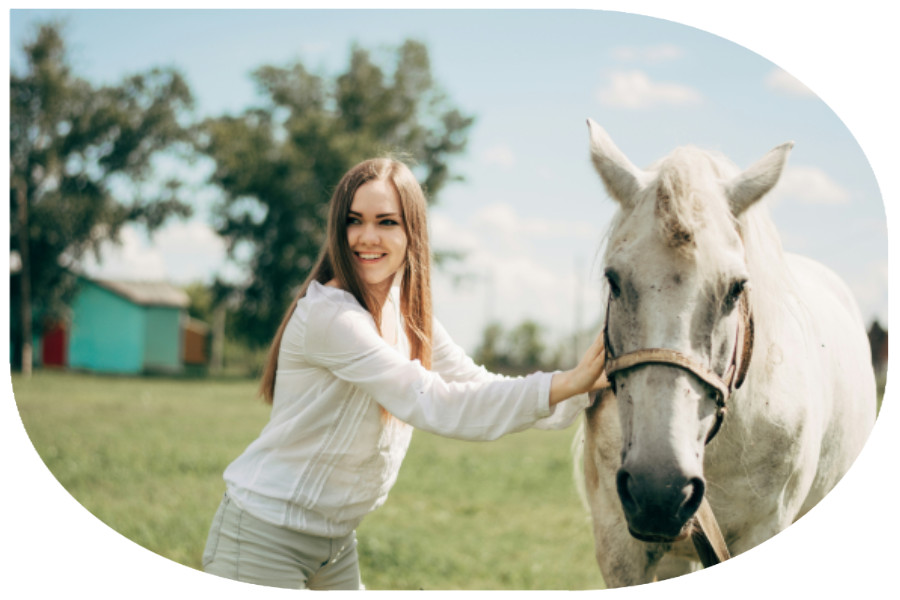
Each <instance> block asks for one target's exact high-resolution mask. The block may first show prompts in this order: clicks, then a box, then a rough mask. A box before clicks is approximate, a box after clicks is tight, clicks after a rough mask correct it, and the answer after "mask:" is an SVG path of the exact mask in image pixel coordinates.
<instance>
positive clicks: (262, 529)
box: [203, 494, 362, 590]
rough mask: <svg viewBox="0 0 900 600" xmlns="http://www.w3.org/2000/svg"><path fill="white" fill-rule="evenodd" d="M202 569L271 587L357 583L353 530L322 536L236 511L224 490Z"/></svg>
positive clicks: (344, 586)
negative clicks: (332, 535) (273, 523)
mask: <svg viewBox="0 0 900 600" xmlns="http://www.w3.org/2000/svg"><path fill="white" fill-rule="evenodd" d="M203 570H204V571H206V572H207V573H211V574H213V575H219V576H220V577H227V578H228V579H234V580H237V581H244V582H247V583H255V584H259V585H267V586H271V587H280V588H293V589H313V590H356V589H361V588H362V584H361V581H360V576H359V557H358V555H357V553H356V532H352V533H350V534H349V535H347V536H345V537H343V538H325V537H318V536H314V535H309V534H305V533H301V532H299V531H294V530H291V529H287V528H284V527H278V526H277V525H272V524H270V523H266V522H265V521H261V520H259V519H257V518H256V517H253V516H252V515H250V514H248V513H247V512H246V511H244V510H241V509H240V508H239V507H238V506H237V505H236V504H235V503H234V502H233V501H232V500H231V499H230V498H229V497H228V495H227V494H226V495H225V496H224V497H223V498H222V503H221V504H220V505H219V509H218V510H217V511H216V515H215V517H213V522H212V526H211V527H210V530H209V538H208V539H207V541H206V549H205V550H204V552H203Z"/></svg>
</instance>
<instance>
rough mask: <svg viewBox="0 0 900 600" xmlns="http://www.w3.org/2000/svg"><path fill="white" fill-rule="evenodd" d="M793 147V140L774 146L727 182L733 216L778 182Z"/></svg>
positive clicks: (745, 208)
mask: <svg viewBox="0 0 900 600" xmlns="http://www.w3.org/2000/svg"><path fill="white" fill-rule="evenodd" d="M793 147H794V142H785V143H784V144H781V145H780V146H776V147H775V148H773V149H771V150H769V152H768V154H766V155H765V156H763V157H762V158H761V159H759V160H758V161H756V162H755V163H753V164H752V165H751V166H750V167H749V168H748V169H747V170H746V171H744V172H743V173H741V174H740V175H738V176H737V177H735V178H734V179H732V180H731V181H730V182H729V183H728V187H727V194H728V200H729V201H730V202H731V212H732V214H734V216H736V217H737V216H740V214H741V213H743V212H744V211H745V210H747V209H748V208H750V207H751V206H752V205H753V204H754V203H755V202H757V201H758V200H759V199H760V198H762V197H763V196H765V195H766V194H767V193H768V192H769V190H771V189H772V188H773V187H774V186H775V184H776V183H778V179H779V178H780V177H781V172H782V171H783V170H784V165H785V163H787V157H788V154H790V152H791V148H793Z"/></svg>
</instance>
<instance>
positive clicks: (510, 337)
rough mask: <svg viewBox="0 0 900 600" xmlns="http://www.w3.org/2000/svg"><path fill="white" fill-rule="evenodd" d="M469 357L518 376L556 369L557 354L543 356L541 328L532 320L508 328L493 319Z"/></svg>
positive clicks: (545, 348)
mask: <svg viewBox="0 0 900 600" xmlns="http://www.w3.org/2000/svg"><path fill="white" fill-rule="evenodd" d="M472 359H473V360H474V361H475V362H476V363H478V364H480V365H484V367H485V368H486V369H487V370H489V371H493V372H498V373H507V374H517V375H520V374H524V373H532V372H534V371H551V370H554V369H557V368H558V363H559V353H557V354H556V355H554V356H553V357H551V358H547V345H546V343H545V342H544V330H543V328H542V327H541V326H540V325H539V324H538V323H536V322H535V321H531V320H525V321H523V322H521V323H519V324H518V325H516V326H515V327H514V328H513V329H511V330H509V331H506V330H504V329H503V326H502V325H500V324H499V323H496V322H495V323H490V324H489V325H488V326H487V327H485V328H484V331H483V332H482V334H481V343H480V344H479V345H478V347H477V348H476V349H475V352H474V354H473V356H472Z"/></svg>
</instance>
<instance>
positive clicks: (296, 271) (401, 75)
mask: <svg viewBox="0 0 900 600" xmlns="http://www.w3.org/2000/svg"><path fill="white" fill-rule="evenodd" d="M390 56H391V57H392V60H391V61H387V62H391V63H392V64H391V65H389V66H388V67H387V68H385V67H384V66H382V65H381V64H380V63H382V62H386V61H376V60H375V59H374V58H373V56H372V54H371V53H370V52H369V51H367V50H365V49H363V48H360V47H356V46H355V47H353V48H352V52H351V58H350V64H349V66H348V67H347V70H346V71H345V72H344V73H342V74H340V75H338V76H337V77H334V78H327V77H324V76H320V75H315V74H312V73H310V72H309V71H308V70H307V69H306V68H305V67H304V66H303V64H301V63H297V64H294V65H292V66H288V67H276V66H263V67H260V68H259V69H257V70H256V71H255V72H254V73H253V75H252V77H253V79H254V81H255V83H256V85H257V86H258V88H259V90H260V92H261V95H262V97H263V98H264V101H263V102H262V105H261V106H258V107H253V108H250V109H247V110H246V111H244V112H243V113H242V114H240V115H239V116H222V117H219V118H214V119H209V120H207V121H205V122H204V123H202V124H201V126H200V135H199V136H198V148H199V149H200V150H201V151H202V152H204V153H206V154H208V155H209V156H210V157H212V158H213V159H214V160H215V163H216V168H215V170H214V172H213V174H212V176H211V178H210V180H211V183H213V184H216V185H217V186H219V187H220V188H221V189H222V190H223V192H224V193H223V201H222V203H221V205H220V206H219V207H218V210H217V214H216V215H215V219H216V222H215V223H214V226H215V227H216V229H217V231H218V233H219V234H220V235H221V236H222V237H223V238H224V239H225V241H226V245H227V248H228V252H229V255H230V256H232V257H237V258H238V259H239V260H241V261H242V262H245V264H246V266H247V267H248V272H249V273H250V276H249V281H247V282H246V283H245V284H243V285H241V286H238V287H231V286H228V285H226V284H224V283H223V282H218V287H217V289H218V295H219V297H223V296H225V295H230V296H231V298H232V301H234V299H235V298H237V299H238V301H237V303H236V306H237V309H236V310H237V313H236V314H235V315H234V320H233V321H231V320H229V322H230V323H231V322H233V323H234V330H233V331H232V333H233V335H235V336H238V337H240V338H242V339H244V340H245V341H246V342H247V343H249V344H251V345H256V346H263V345H265V344H266V343H268V341H269V340H270V339H271V337H272V335H273V333H274V331H275V329H276V328H277V326H278V323H279V322H280V320H281V317H282V315H283V313H284V310H285V309H286V307H287V306H288V304H289V303H290V300H291V298H292V296H293V294H294V293H295V291H296V287H297V286H298V285H299V284H300V283H301V282H302V281H303V280H304V279H305V278H306V276H307V274H308V273H309V270H310V268H311V267H312V265H313V263H314V261H315V259H316V256H317V254H318V250H319V247H320V245H321V243H322V241H323V239H324V228H325V217H326V209H327V204H328V200H329V198H330V196H331V192H332V190H333V189H334V186H335V185H336V184H337V182H338V180H339V179H340V177H341V176H342V175H343V174H344V173H345V172H346V171H347V170H348V169H349V168H350V167H351V166H353V165H354V164H356V163H357V162H359V161H361V160H364V159H366V158H370V157H372V156H376V155H383V154H385V153H389V152H394V153H403V154H405V155H407V156H408V157H410V158H411V159H412V160H413V161H414V163H415V164H414V166H413V170H414V172H416V175H417V177H419V180H420V181H421V182H423V184H424V186H425V189H426V193H427V194H428V196H429V198H430V200H434V198H435V196H436V194H437V193H438V192H439V190H440V189H441V188H442V187H443V186H444V185H445V184H446V183H447V182H448V181H450V180H452V179H454V177H453V176H452V175H451V173H450V169H449V166H448V160H449V158H450V157H451V156H452V155H454V154H457V153H459V152H461V151H462V150H463V149H464V148H465V145H466V137H467V131H468V128H469V127H470V126H471V124H472V121H473V119H472V118H470V117H467V116H465V115H463V114H462V113H461V112H460V111H459V110H457V109H456V108H453V107H452V106H450V104H449V101H448V100H447V98H446V96H445V95H444V94H443V93H442V92H441V91H440V90H439V89H438V87H437V86H436V85H435V83H434V81H433V80H432V76H431V70H430V64H429V58H428V52H427V50H426V48H425V46H424V45H422V44H421V43H419V42H415V41H407V42H405V43H404V44H402V45H401V46H400V47H399V48H396V49H394V50H393V51H392V54H391V55H390ZM230 335H231V334H230Z"/></svg>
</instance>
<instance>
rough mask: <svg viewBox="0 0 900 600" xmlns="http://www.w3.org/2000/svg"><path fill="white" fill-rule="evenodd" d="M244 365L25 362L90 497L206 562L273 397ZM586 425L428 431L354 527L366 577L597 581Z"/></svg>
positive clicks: (61, 464)
mask: <svg viewBox="0 0 900 600" xmlns="http://www.w3.org/2000/svg"><path fill="white" fill-rule="evenodd" d="M255 385H256V383H255V381H252V380H248V379H212V378H211V379H194V380H191V379H163V378H127V377H101V376H91V375H84V374H73V373H63V372H50V371H38V372H36V373H35V375H34V376H33V377H32V379H30V380H27V381H26V380H22V379H21V378H19V377H18V376H16V375H14V376H13V390H14V393H15V397H16V402H17V405H18V407H19V412H20V414H21V416H22V421H23V423H24V425H25V429H26V431H27V433H28V435H29V437H30V438H31V441H32V443H33V444H34V446H35V448H36V449H37V451H38V454H39V455H40V457H41V459H42V460H43V461H44V462H45V463H46V465H47V467H48V468H49V469H50V471H51V472H52V473H53V475H54V476H55V477H56V478H57V479H58V480H59V482H60V483H61V484H62V485H63V487H65V488H66V489H67V490H68V491H69V493H71V494H72V496H74V497H75V498H76V499H77V500H78V501H79V502H80V503H81V504H82V505H83V506H84V507H85V508H86V509H88V510H89V511H90V512H91V513H93V514H94V515H95V516H97V517H98V518H99V519H100V520H102V521H103V522H105V523H106V524H107V525H109V526H110V527H112V528H113V529H115V530H116V531H118V532H119V533H121V534H123V535H124V536H125V537H127V538H129V539H131V540H133V541H134V542H136V543H138V544H140V545H141V546H144V547H145V548H147V549H149V550H152V551H153V552H156V553H158V554H160V555H162V556H165V557H167V558H169V559H171V560H173V561H176V562H178V563H181V564H184V565H187V566H190V567H193V568H199V567H200V556H201V554H202V552H203V546H204V544H205V542H206V534H207V531H208V528H209V523H210V521H211V519H212V516H213V513H214V512H215V510H216V507H217V506H218V503H219V500H220V499H221V495H222V492H223V489H224V484H223V482H222V471H223V470H224V469H225V467H226V466H227V465H228V463H229V462H231V460H233V459H234V458H235V457H236V456H237V455H238V454H240V452H242V451H243V449H244V448H245V447H246V446H247V444H249V443H250V442H251V441H252V440H253V439H254V438H255V437H256V435H257V434H258V433H259V430H260V429H261V428H262V426H263V425H264V424H265V423H266V421H267V419H268V407H266V406H264V405H263V404H261V403H260V402H259V401H257V400H255V399H254V390H255ZM573 433H574V428H571V429H569V430H567V431H560V432H545V431H533V430H532V431H526V432H523V433H518V434H514V435H511V436H507V437H505V438H503V439H501V440H499V441H497V442H489V443H470V442H459V441H455V440H448V439H444V438H440V437H437V436H433V435H430V434H427V433H424V432H421V431H419V432H416V433H415V434H414V435H413V442H412V445H411V447H410V450H409V453H408V454H407V458H406V461H405V462H404V465H403V468H402V469H401V471H400V477H399V479H398V481H397V484H396V486H395V487H394V490H393V491H392V492H391V496H390V498H389V499H388V501H387V503H386V505H385V506H383V507H382V508H380V509H379V510H378V511H376V512H375V513H373V514H372V515H369V516H368V517H367V518H366V520H364V521H363V524H362V525H361V526H360V528H359V530H358V537H359V552H360V567H361V569H362V574H363V581H364V582H365V584H366V586H367V587H368V588H369V589H426V590H434V589H486V590H497V589H570V590H577V589H596V588H601V587H603V579H602V577H601V575H600V572H599V570H598V568H597V566H596V563H595V562H594V557H593V554H594V553H593V541H592V537H591V533H590V526H589V519H588V517H587V515H586V513H585V511H584V509H583V508H582V506H581V504H580V501H579V500H578V497H577V494H576V492H575V487H574V482H573V479H572V474H571V473H572V469H571V460H570V456H569V445H570V443H571V440H572V436H573Z"/></svg>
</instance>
